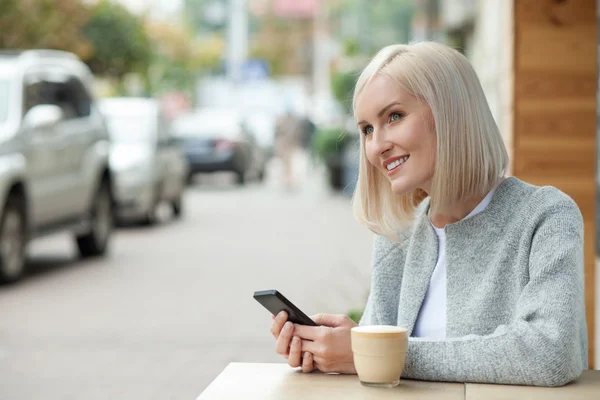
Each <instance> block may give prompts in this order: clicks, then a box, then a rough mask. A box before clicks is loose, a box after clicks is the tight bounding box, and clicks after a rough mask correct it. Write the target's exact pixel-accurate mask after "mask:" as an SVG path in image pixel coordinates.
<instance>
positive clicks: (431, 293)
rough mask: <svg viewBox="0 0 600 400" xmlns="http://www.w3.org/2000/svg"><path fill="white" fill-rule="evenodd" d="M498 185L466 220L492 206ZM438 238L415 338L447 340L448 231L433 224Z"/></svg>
mask: <svg viewBox="0 0 600 400" xmlns="http://www.w3.org/2000/svg"><path fill="white" fill-rule="evenodd" d="M497 187H498V185H496V186H495V187H494V188H493V189H492V190H490V192H489V193H488V194H487V195H486V196H485V197H484V198H483V200H481V202H480V203H479V204H478V205H477V207H475V209H473V211H471V212H470V213H469V215H467V216H466V217H465V218H464V219H467V218H470V217H472V216H473V215H476V214H479V213H480V212H482V211H483V210H485V208H486V207H487V206H488V204H490V202H491V201H492V197H494V193H495V192H496V188H497ZM430 222H431V221H430ZM431 226H432V227H433V229H434V230H435V233H436V234H437V237H438V259H437V263H436V264H435V269H434V270H433V274H432V275H431V280H430V281H429V288H428V289H427V293H426V294H425V299H424V300H423V304H422V305H421V310H420V311H419V315H418V317H417V321H416V322H415V328H414V330H413V334H412V336H413V337H426V338H430V339H445V338H446V231H445V228H443V229H440V228H437V227H436V226H435V225H433V224H431Z"/></svg>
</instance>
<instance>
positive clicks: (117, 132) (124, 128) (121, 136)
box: [105, 114, 154, 144]
mask: <svg viewBox="0 0 600 400" xmlns="http://www.w3.org/2000/svg"><path fill="white" fill-rule="evenodd" d="M105 116H106V123H107V125H108V131H109V134H110V138H111V140H113V141H114V142H116V143H130V144H134V143H143V142H150V141H151V140H152V139H153V138H154V130H153V127H152V119H151V118H149V116H147V115H146V116H141V115H137V114H131V115H125V114H121V115H107V114H105Z"/></svg>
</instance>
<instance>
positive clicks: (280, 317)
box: [271, 311, 288, 339]
mask: <svg viewBox="0 0 600 400" xmlns="http://www.w3.org/2000/svg"><path fill="white" fill-rule="evenodd" d="M287 318H288V317H287V313H286V312H285V311H282V312H280V313H279V314H277V315H276V316H275V317H274V319H273V323H272V324H271V334H272V335H273V337H274V338H275V339H277V338H278V337H279V334H280V333H281V329H282V328H283V325H284V324H285V323H286V321H287Z"/></svg>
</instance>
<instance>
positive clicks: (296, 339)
mask: <svg viewBox="0 0 600 400" xmlns="http://www.w3.org/2000/svg"><path fill="white" fill-rule="evenodd" d="M294 344H300V338H299V337H298V336H294Z"/></svg>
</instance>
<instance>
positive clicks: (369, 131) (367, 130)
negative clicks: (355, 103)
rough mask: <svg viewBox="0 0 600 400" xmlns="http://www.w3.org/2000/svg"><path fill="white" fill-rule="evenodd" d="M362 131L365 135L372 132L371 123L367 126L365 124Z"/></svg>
mask: <svg viewBox="0 0 600 400" xmlns="http://www.w3.org/2000/svg"><path fill="white" fill-rule="evenodd" d="M363 133H364V134H365V135H370V134H371V133H373V127H372V126H371V125H369V126H366V127H365V128H364V129H363Z"/></svg>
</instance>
